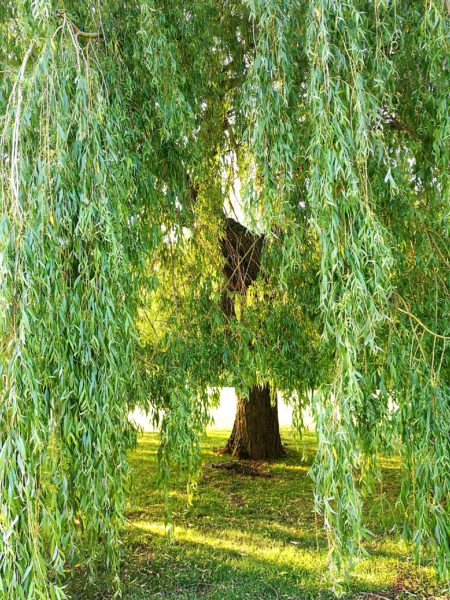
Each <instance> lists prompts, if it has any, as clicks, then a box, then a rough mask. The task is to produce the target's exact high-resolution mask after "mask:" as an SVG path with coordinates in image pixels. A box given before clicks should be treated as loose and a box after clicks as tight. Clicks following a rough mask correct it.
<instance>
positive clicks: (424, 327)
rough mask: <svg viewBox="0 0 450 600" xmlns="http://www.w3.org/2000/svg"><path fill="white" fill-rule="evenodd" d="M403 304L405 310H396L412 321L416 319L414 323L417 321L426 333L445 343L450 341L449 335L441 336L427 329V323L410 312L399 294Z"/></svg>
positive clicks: (398, 308) (397, 307)
mask: <svg viewBox="0 0 450 600" xmlns="http://www.w3.org/2000/svg"><path fill="white" fill-rule="evenodd" d="M395 295H396V296H397V297H398V298H399V299H400V300H401V301H402V303H403V305H404V306H405V308H404V309H403V308H400V307H399V306H396V309H397V310H398V311H399V312H401V313H403V314H404V315H407V316H408V317H409V318H410V319H414V321H416V323H418V324H419V325H420V326H421V327H423V329H425V331H427V332H428V333H430V334H431V335H433V336H434V337H436V338H439V339H440V340H445V341H450V336H448V335H440V334H439V333H436V332H435V331H432V330H431V329H430V328H429V327H427V326H426V325H425V323H423V322H422V321H421V320H420V319H419V317H416V315H414V314H413V313H412V312H410V311H409V310H408V307H407V305H406V302H405V301H404V300H403V298H402V297H401V296H400V295H399V294H395Z"/></svg>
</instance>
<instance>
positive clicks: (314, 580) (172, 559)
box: [71, 430, 433, 600]
mask: <svg viewBox="0 0 450 600" xmlns="http://www.w3.org/2000/svg"><path fill="white" fill-rule="evenodd" d="M282 433H283V437H284V439H285V440H286V441H287V442H288V456H287V457H286V458H285V459H283V460H277V461H271V462H265V463H264V468H267V469H268V470H270V471H271V473H272V475H273V477H272V478H271V479H265V478H259V477H255V478H253V477H248V476H243V475H236V474H233V473H229V472H228V471H224V470H222V469H213V468H211V466H210V463H211V462H216V461H218V460H220V459H218V456H217V453H216V452H215V450H214V448H221V447H223V446H224V444H225V441H226V439H227V435H228V432H221V431H214V432H212V433H211V434H210V435H208V436H207V437H206V438H205V439H204V441H203V453H202V457H203V462H204V468H203V475H202V478H201V481H200V482H199V486H198V491H197V494H196V497H195V499H194V503H193V505H192V506H190V507H188V506H187V503H186V495H185V489H184V486H183V483H182V482H179V483H177V484H176V485H174V489H173V493H172V495H171V503H172V513H173V519H174V523H175V526H176V528H175V536H174V538H173V540H172V542H169V540H168V538H167V536H166V533H165V527H164V522H165V518H166V509H165V505H164V502H163V499H162V497H161V494H160V493H159V492H158V491H157V490H156V489H155V483H154V481H155V473H156V452H157V445H158V441H157V436H156V435H155V434H145V435H144V436H142V437H141V438H140V440H139V445H138V448H137V449H136V450H135V451H134V452H133V453H132V454H131V456H130V463H131V467H132V482H131V490H130V496H129V505H128V513H127V516H128V524H127V529H126V531H125V535H124V554H125V557H124V561H123V566H122V572H121V579H122V582H123V590H124V595H123V598H124V600H144V598H145V599H151V598H164V599H167V600H175V599H177V600H194V599H198V600H203V599H205V600H208V599H210V600H244V599H251V600H258V599H280V600H281V599H283V600H288V599H305V600H309V599H318V600H321V599H323V600H326V599H332V598H336V596H335V595H334V594H333V593H332V592H331V591H330V581H329V580H327V576H328V575H327V574H328V571H327V567H326V554H327V544H326V539H325V536H324V531H323V528H322V526H321V523H320V521H319V520H318V519H317V518H316V517H315V514H314V511H313V508H314V507H313V482H312V480H311V479H310V477H309V476H308V470H309V467H310V466H311V464H312V461H313V458H314V453H315V436H314V434H313V433H311V432H307V433H306V435H305V438H304V442H303V448H300V449H298V448H297V447H296V446H295V442H294V439H293V437H292V435H291V433H290V432H289V431H288V430H283V432H282ZM304 457H305V458H304ZM224 460H225V459H224ZM386 468H387V469H389V479H390V481H391V482H392V481H394V483H393V484H392V485H390V486H389V487H388V488H386V489H385V490H383V492H382V494H378V495H377V494H374V496H373V498H372V499H371V506H370V507H368V509H369V515H370V519H371V520H373V521H374V523H376V524H377V525H378V528H379V529H380V530H383V528H384V527H385V524H387V523H389V526H390V524H391V523H392V522H394V523H396V522H398V515H397V514H396V512H395V508H394V509H393V508H392V507H393V506H394V505H395V502H394V496H393V493H394V491H395V488H396V486H397V481H398V479H399V477H398V463H396V462H395V460H392V459H389V460H388V461H387V464H386ZM386 505H388V507H389V510H388V509H387V508H386ZM380 509H383V510H385V512H386V514H383V510H380ZM369 547H370V551H371V555H370V557H369V558H367V559H365V560H363V561H361V563H360V564H359V565H358V567H357V568H356V570H355V572H354V574H353V575H352V578H351V584H350V589H351V592H349V593H348V594H347V595H346V596H345V597H347V598H361V599H362V600H373V599H374V600H380V597H381V596H383V597H384V598H389V599H390V598H396V599H400V598H402V596H401V590H400V591H399V583H398V582H399V581H404V573H405V569H406V570H407V573H408V577H409V578H410V580H411V581H413V582H414V585H413V584H412V583H410V584H409V590H407V591H406V592H405V594H406V595H405V596H404V597H405V598H406V597H407V598H409V600H413V599H414V598H421V597H422V598H423V597H427V595H426V594H425V593H423V594H422V595H420V594H421V590H425V589H428V590H430V589H432V587H433V583H432V576H433V571H432V569H425V568H422V569H419V568H416V567H413V566H412V565H411V563H410V562H409V559H408V553H407V548H405V546H404V545H403V544H402V543H401V542H399V541H398V539H397V538H396V537H393V536H384V537H380V538H377V539H375V540H374V541H372V542H371V543H370V544H369ZM408 581H409V580H408ZM79 583H80V582H77V581H76V573H75V572H74V573H73V576H72V580H71V588H72V591H73V596H72V597H73V598H74V599H76V600H81V599H83V600H87V599H89V600H97V599H106V598H110V597H111V594H110V593H109V592H108V590H107V589H106V588H105V587H104V585H103V584H102V580H101V578H99V580H98V581H97V582H96V584H95V588H94V587H91V588H90V589H89V590H87V591H85V592H83V593H80V592H78V594H76V593H75V591H76V589H78V588H79V587H80V586H79ZM402 585H403V584H402ZM411 590H412V591H411ZM417 590H418V592H417V594H416V591H417ZM377 594H378V597H377ZM428 597H432V596H431V595H428Z"/></svg>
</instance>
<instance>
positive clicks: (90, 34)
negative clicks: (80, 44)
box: [55, 10, 103, 40]
mask: <svg viewBox="0 0 450 600" xmlns="http://www.w3.org/2000/svg"><path fill="white" fill-rule="evenodd" d="M55 17H56V18H57V19H63V20H64V21H65V22H66V23H67V24H68V25H69V27H70V28H71V29H72V31H73V34H74V36H75V37H78V38H85V39H89V40H100V39H102V38H103V34H102V33H101V32H100V31H82V30H81V29H80V28H79V27H78V26H77V25H76V24H75V23H74V22H73V21H72V19H71V18H70V17H69V16H68V14H67V13H65V12H64V11H63V10H57V11H56V13H55Z"/></svg>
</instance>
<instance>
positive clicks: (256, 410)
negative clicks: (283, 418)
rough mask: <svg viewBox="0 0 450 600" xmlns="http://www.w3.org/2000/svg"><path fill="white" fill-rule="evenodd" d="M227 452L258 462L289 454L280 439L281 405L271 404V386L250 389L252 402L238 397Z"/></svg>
mask: <svg viewBox="0 0 450 600" xmlns="http://www.w3.org/2000/svg"><path fill="white" fill-rule="evenodd" d="M224 453H226V454H231V455H232V456H236V457H237V458H252V459H255V460H264V459H268V458H281V457H283V456H285V455H286V452H285V449H284V447H283V444H282V443H281V437H280V428H279V424H278V406H277V404H276V403H275V404H274V405H273V406H272V404H271V398H270V388H269V386H268V385H265V386H257V385H255V386H253V387H252V388H250V392H249V397H248V399H244V398H240V397H239V396H238V398H237V410H236V417H235V420H234V426H233V431H232V432H231V436H230V439H229V440H228V442H227V445H226V446H225V449H224Z"/></svg>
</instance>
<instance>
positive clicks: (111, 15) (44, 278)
mask: <svg viewBox="0 0 450 600" xmlns="http://www.w3.org/2000/svg"><path fill="white" fill-rule="evenodd" d="M57 4H58V5H57V6H56V2H53V1H52V0H33V1H32V2H29V1H27V0H19V1H18V2H15V1H14V2H13V1H8V0H5V1H3V2H2V3H1V4H0V19H1V20H0V38H1V41H2V43H1V44H0V69H1V72H2V78H1V83H0V86H1V87H0V114H1V134H0V159H1V160H0V165H1V167H0V183H1V187H0V198H1V206H2V215H1V221H0V328H1V329H0V334H1V336H0V340H1V341H0V378H1V379H0V381H1V383H0V447H1V455H0V458H1V460H0V504H1V519H0V531H1V535H0V594H2V595H3V596H4V597H5V598H14V600H16V599H17V600H21V599H25V598H31V597H33V598H38V597H42V598H52V599H54V598H62V597H64V591H63V587H62V585H61V583H62V576H63V568H64V565H65V564H67V563H68V562H70V561H71V560H74V557H75V556H77V555H79V554H80V552H81V550H82V553H81V555H82V556H84V557H85V560H86V561H87V564H88V566H89V567H90V569H91V571H92V572H94V570H95V567H96V566H97V564H99V563H101V564H103V565H106V566H107V568H108V570H109V571H110V572H111V573H112V576H113V578H114V579H115V581H116V583H117V585H118V568H119V557H120V555H119V547H120V544H119V532H120V528H121V525H122V523H123V514H124V507H125V488H126V481H127V462H126V450H127V448H128V447H129V445H130V443H132V441H133V435H132V431H131V430H130V427H129V424H128V420H127V413H128V410H129V409H130V408H131V407H132V406H134V405H135V404H137V403H139V404H140V405H141V406H144V407H145V408H147V409H148V410H153V411H154V414H155V419H159V420H160V431H161V448H160V457H159V458H160V461H159V464H160V479H161V483H162V484H163V486H164V487H165V489H166V490H167V489H168V485H169V482H170V477H171V474H172V473H173V472H174V471H175V470H177V469H180V470H183V471H187V472H188V473H189V474H190V476H191V478H192V479H191V481H192V480H194V479H195V476H196V475H197V474H198V469H199V458H198V456H199V453H198V448H199V439H200V437H199V436H200V434H201V433H202V431H203V430H204V428H205V426H206V424H207V423H208V419H209V410H210V407H211V404H212V403H213V402H214V398H215V396H214V395H213V396H211V391H210V390H211V388H213V389H217V388H218V387H220V386H223V385H233V386H235V387H236V388H237V391H238V394H239V395H240V396H242V397H245V396H248V397H249V398H250V402H249V403H248V404H246V405H244V404H242V408H244V407H245V409H247V407H248V408H250V407H252V406H253V403H252V390H253V391H254V394H253V399H254V396H255V394H257V395H259V396H261V397H262V396H264V398H265V400H267V398H268V394H269V388H270V390H271V393H275V390H278V391H280V392H282V393H283V394H284V395H285V397H286V398H288V399H289V400H290V402H291V403H292V404H293V407H294V412H295V415H296V425H297V427H298V429H301V418H300V417H301V413H302V410H303V409H304V408H305V407H306V406H311V408H312V410H313V414H314V418H315V423H316V429H317V435H318V442H319V447H318V453H317V457H316V461H315V466H314V467H313V470H312V474H313V476H314V478H315V484H316V503H317V510H318V512H319V513H320V514H322V515H323V518H324V524H325V528H326V531H327V535H328V540H329V548H330V564H331V565H332V566H333V567H334V568H337V569H339V570H342V569H343V568H344V569H346V568H348V567H349V565H351V564H352V559H353V558H354V557H355V556H358V555H359V554H360V551H361V547H362V543H363V541H364V538H365V535H366V532H367V528H366V524H365V522H364V518H363V501H364V497H365V494H366V492H367V491H368V490H369V482H370V481H373V477H372V475H373V473H374V472H375V473H376V474H379V473H378V470H377V464H378V463H377V459H378V456H379V454H380V453H381V452H384V451H388V450H389V449H391V448H393V447H394V444H397V443H399V446H400V448H401V455H402V461H403V467H404V478H403V484H402V489H401V501H402V505H403V507H404V520H405V528H404V530H405V535H406V536H407V537H408V538H410V539H411V540H412V541H413V543H414V544H415V547H416V552H417V555H418V556H426V557H429V558H431V559H432V560H433V561H434V563H435V564H436V566H437V569H438V572H439V574H440V575H441V576H443V577H448V576H449V570H450V568H449V567H450V559H449V557H450V534H449V532H450V514H449V505H448V498H449V497H450V476H449V475H450V400H449V391H450V390H449V367H450V359H449V353H448V343H449V341H450V339H449V338H450V327H449V323H450V301H449V291H448V290H449V287H450V269H449V251H448V249H449V243H450V240H449V218H450V210H449V197H448V193H449V170H448V165H449V155H450V150H449V139H450V137H449V136H450V125H449V122H450V111H449V110H448V82H449V7H448V3H446V2H444V1H443V0H429V1H428V2H405V1H403V0H375V1H374V2H363V1H362V0H349V1H348V2H338V1H337V0H308V1H307V2H299V1H298V0H264V1H263V0H245V1H244V0H242V1H240V0H235V1H233V2H229V1H228V0H223V1H220V2H219V1H218V0H192V1H191V2H189V3H185V2H179V1H175V0H165V1H164V2H162V1H160V0H130V1H128V2H126V3H124V2H121V1H119V0H109V1H108V2H104V3H102V2H94V1H92V2H90V1H86V2H79V1H75V0H61V1H59V2H58V3H57ZM56 9H58V10H56ZM235 213H236V215H235ZM230 218H233V219H235V220H236V221H238V222H239V223H240V225H241V226H242V227H245V228H246V229H247V230H248V231H251V232H252V233H251V236H256V237H254V238H253V239H254V240H255V246H258V245H259V244H260V242H259V241H258V240H262V237H261V236H264V244H263V250H262V252H261V253H260V256H259V255H258V261H259V273H258V274H256V276H255V277H251V278H248V274H246V273H245V272H244V274H243V275H244V279H243V280H242V281H240V282H239V284H238V285H236V282H235V281H234V276H235V275H234V274H233V276H232V277H231V279H230V275H231V274H230V275H229V276H228V277H227V275H226V274H227V272H228V271H229V269H230V268H232V262H231V261H230V255H229V254H228V253H227V251H225V253H224V247H225V246H226V242H227V239H228V240H229V225H230V221H229V219H230ZM227 219H228V220H227ZM227 224H228V225H227ZM234 227H237V226H234ZM227 228H228V229H227ZM242 239H245V236H244V238H242ZM224 245H225V246H224ZM251 245H252V246H253V243H252V244H251ZM242 258H243V260H247V259H246V258H245V259H244V257H242ZM239 263H240V264H241V260H239ZM249 266H251V263H249ZM224 308H226V310H224ZM138 334H139V335H138ZM249 391H250V393H249ZM264 402H265V401H264ZM265 405H266V406H267V402H265ZM258 418H259V415H258Z"/></svg>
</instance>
